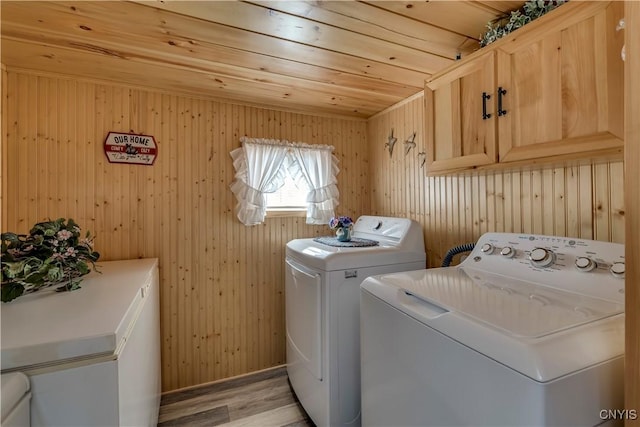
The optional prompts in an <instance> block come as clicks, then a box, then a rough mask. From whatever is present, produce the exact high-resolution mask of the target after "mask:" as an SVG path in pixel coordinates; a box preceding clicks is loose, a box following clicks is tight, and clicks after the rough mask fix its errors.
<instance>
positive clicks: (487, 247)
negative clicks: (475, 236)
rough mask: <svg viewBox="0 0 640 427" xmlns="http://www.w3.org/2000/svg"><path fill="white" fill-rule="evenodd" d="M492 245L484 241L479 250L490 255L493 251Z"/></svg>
mask: <svg viewBox="0 0 640 427" xmlns="http://www.w3.org/2000/svg"><path fill="white" fill-rule="evenodd" d="M493 249H494V247H493V245H492V244H491V243H485V244H484V245H482V247H481V248H480V250H481V251H482V253H485V254H487V255H491V254H492V253H493Z"/></svg>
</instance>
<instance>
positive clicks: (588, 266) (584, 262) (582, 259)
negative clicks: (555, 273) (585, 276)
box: [576, 256, 596, 273]
mask: <svg viewBox="0 0 640 427" xmlns="http://www.w3.org/2000/svg"><path fill="white" fill-rule="evenodd" d="M576 268H577V269H578V270H580V271H584V272H585V273H588V272H589V271H591V270H593V269H594V268H596V263H595V261H594V260H592V259H591V258H588V257H586V256H579V257H578V258H576Z"/></svg>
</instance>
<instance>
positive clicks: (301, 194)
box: [265, 173, 307, 212]
mask: <svg viewBox="0 0 640 427" xmlns="http://www.w3.org/2000/svg"><path fill="white" fill-rule="evenodd" d="M265 196H266V197H267V212H269V211H276V212H284V211H306V210H307V190H306V189H302V188H298V187H297V186H296V184H295V182H294V181H293V178H291V175H290V174H289V173H287V176H286V178H285V179H284V185H283V186H282V187H280V189H278V190H276V191H275V192H274V193H266V194H265Z"/></svg>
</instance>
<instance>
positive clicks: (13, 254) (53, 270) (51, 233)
mask: <svg viewBox="0 0 640 427" xmlns="http://www.w3.org/2000/svg"><path fill="white" fill-rule="evenodd" d="M1 238H2V292H1V299H2V301H3V302H7V301H11V300H13V299H15V298H17V297H19V296H21V295H23V294H27V293H31V292H35V291H38V290H40V289H42V288H46V287H49V286H58V288H57V289H56V290H57V291H72V290H75V289H78V288H79V287H80V286H79V284H80V282H81V281H82V279H80V277H81V276H84V275H85V274H88V273H89V271H90V268H89V265H91V266H93V269H94V270H95V267H96V266H95V262H96V261H97V260H98V258H100V254H99V253H98V252H94V250H93V236H91V233H89V232H87V233H86V235H85V237H81V236H80V227H79V226H78V224H76V223H75V222H74V221H73V219H71V218H69V221H66V220H65V219H64V218H60V219H57V220H55V221H47V222H40V223H38V224H36V225H34V226H33V228H32V229H31V231H30V232H29V234H28V235H25V234H16V233H2V235H1Z"/></svg>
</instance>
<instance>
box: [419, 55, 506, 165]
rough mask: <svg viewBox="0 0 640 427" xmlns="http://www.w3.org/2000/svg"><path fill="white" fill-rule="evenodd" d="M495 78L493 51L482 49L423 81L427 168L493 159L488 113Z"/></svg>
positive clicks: (492, 132)
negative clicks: (483, 52)
mask: <svg viewBox="0 0 640 427" xmlns="http://www.w3.org/2000/svg"><path fill="white" fill-rule="evenodd" d="M495 81H496V80H495V53H494V52H487V53H486V54H484V55H482V56H480V57H478V58H476V59H475V60H474V61H469V62H467V63H465V64H464V65H462V66H460V67H456V68H455V69H454V70H452V71H451V72H448V73H446V74H444V75H442V76H441V77H439V78H437V79H434V80H431V81H430V82H429V83H428V84H427V86H426V87H425V112H426V117H427V122H426V129H427V135H426V139H427V147H428V150H429V151H428V153H427V159H428V161H429V165H428V170H429V171H430V172H440V171H449V170H452V169H467V168H470V167H475V166H481V165H491V164H494V163H495V162H496V161H497V157H496V155H497V148H496V142H497V140H496V126H495V117H494V113H492V112H491V111H492V110H493V108H491V105H492V103H493V102H494V96H495V95H493V93H494V90H493V89H494V87H495ZM487 96H488V97H489V98H488V99H487V98H486V97H487ZM483 111H484V112H485V114H483Z"/></svg>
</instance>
